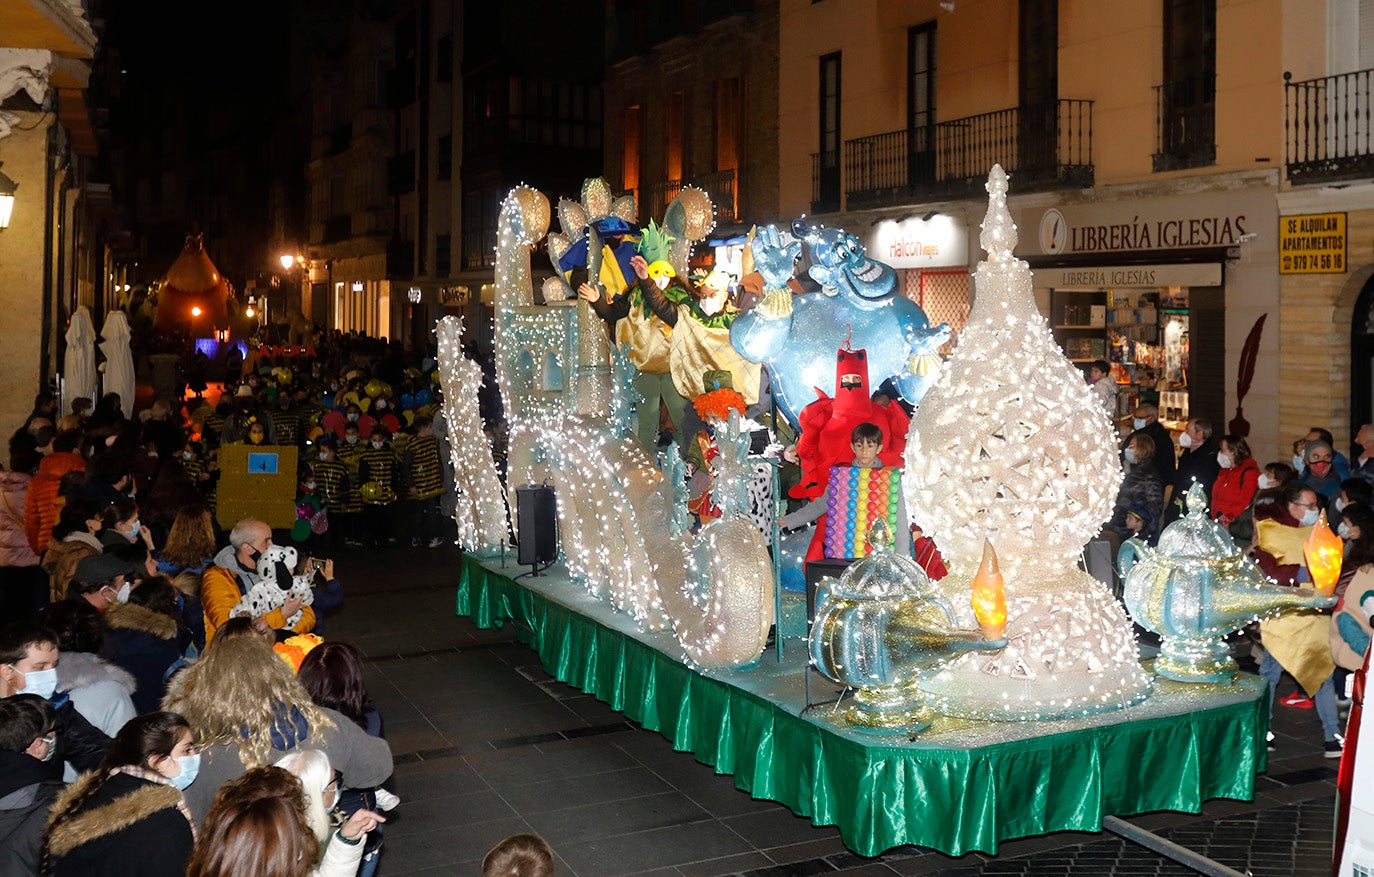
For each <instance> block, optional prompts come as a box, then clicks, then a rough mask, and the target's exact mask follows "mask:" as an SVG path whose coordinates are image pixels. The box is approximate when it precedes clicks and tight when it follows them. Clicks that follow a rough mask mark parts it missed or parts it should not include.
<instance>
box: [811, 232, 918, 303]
mask: <svg viewBox="0 0 1374 877" xmlns="http://www.w3.org/2000/svg"><path fill="white" fill-rule="evenodd" d="M806 243H807V246H808V248H809V249H810V253H811V261H812V263H813V264H812V266H811V272H810V273H811V277H812V279H814V280H815V281H816V282H817V283H819V284H820V285H821V286H822V287H824V289H825V291H826V292H827V293H829V294H831V295H834V294H836V293H840V292H845V293H849V294H851V295H853V296H856V297H857V298H858V299H859V300H860V301H879V300H882V299H886V298H888V297H890V296H891V295H892V290H893V289H894V288H895V286H896V283H897V272H895V271H893V270H892V268H890V267H889V266H887V265H884V264H883V263H881V262H874V261H873V260H872V259H870V258H868V256H866V255H864V248H863V244H861V243H859V239H858V238H856V237H855V236H854V235H852V234H850V233H849V232H847V231H845V230H844V229H839V228H819V229H814V230H812V231H811V232H810V233H809V234H807V236H806Z"/></svg>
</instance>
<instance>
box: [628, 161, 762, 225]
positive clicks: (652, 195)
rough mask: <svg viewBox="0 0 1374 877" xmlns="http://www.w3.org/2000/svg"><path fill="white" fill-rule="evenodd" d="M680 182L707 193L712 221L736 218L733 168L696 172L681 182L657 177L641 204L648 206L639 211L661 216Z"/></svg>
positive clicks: (675, 193)
mask: <svg viewBox="0 0 1374 877" xmlns="http://www.w3.org/2000/svg"><path fill="white" fill-rule="evenodd" d="M684 185H688V186H695V187H697V188H698V189H701V190H702V191H703V192H705V193H706V194H707V195H710V196H711V203H712V204H714V205H715V208H716V222H718V223H733V222H736V221H737V220H738V217H739V209H738V205H739V200H738V187H737V180H736V178H735V171H734V169H733V168H729V169H726V170H723V171H713V172H711V173H709V174H696V175H693V176H692V178H691V179H689V180H687V181H686V182H685V183H684V181H682V180H659V181H657V182H654V183H651V184H650V185H649V187H648V188H649V192H648V195H649V202H648V204H647V205H641V207H647V208H648V209H647V210H644V209H641V211H640V213H641V214H642V215H643V216H646V217H647V216H652V217H656V218H662V217H663V211H664V210H665V209H667V207H668V205H669V204H670V203H671V202H672V200H673V199H674V198H676V197H677V193H678V192H681V191H682V188H683V186H684ZM646 221H647V220H646Z"/></svg>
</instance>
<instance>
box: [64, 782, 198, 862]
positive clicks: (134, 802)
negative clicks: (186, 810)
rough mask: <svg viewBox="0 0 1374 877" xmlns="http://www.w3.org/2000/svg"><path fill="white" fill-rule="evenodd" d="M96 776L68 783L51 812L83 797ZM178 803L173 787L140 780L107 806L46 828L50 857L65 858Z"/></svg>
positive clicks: (176, 792)
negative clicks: (80, 847) (50, 832)
mask: <svg viewBox="0 0 1374 877" xmlns="http://www.w3.org/2000/svg"><path fill="white" fill-rule="evenodd" d="M99 778H100V774H99V773H98V772H96V773H88V774H85V775H84V776H82V777H81V778H80V779H79V780H77V781H76V782H74V783H72V784H71V785H70V786H68V787H67V788H66V789H64V790H63V791H62V794H60V795H58V796H57V800H56V801H55V802H54V803H53V808H52V812H53V813H61V812H62V811H63V810H65V809H66V808H67V807H68V806H69V805H70V804H71V802H72V801H73V800H75V799H77V798H78V797H85V796H86V793H87V791H88V789H89V788H90V786H91V784H92V783H94V782H96V781H97V780H98V779H99ZM180 802H181V792H180V791H178V790H177V788H176V787H175V786H164V785H162V784H161V783H157V782H153V781H152V780H140V781H139V785H138V787H137V788H135V789H134V790H133V791H132V792H129V793H128V794H125V795H120V796H119V797H118V798H115V799H114V800H113V801H111V802H109V803H108V804H103V805H101V806H99V807H91V808H89V809H86V810H82V811H79V812H77V813H76V815H74V816H72V817H70V818H68V819H66V820H64V821H63V822H62V823H61V824H59V825H57V826H56V827H52V822H51V820H49V823H48V824H49V826H50V827H51V830H52V835H51V838H50V840H49V841H48V844H49V849H50V850H51V851H52V854H53V855H54V856H65V855H67V854H68V853H70V852H71V851H72V850H74V849H76V848H77V847H79V846H82V845H84V844H88V843H90V842H92V841H96V840H100V839H101V838H102V837H108V836H109V835H112V834H114V833H116V832H119V831H123V830H124V829H126V828H129V827H130V826H132V825H134V824H135V823H138V822H141V821H142V820H144V819H147V818H148V817H149V816H152V815H153V814H154V813H157V812H158V811H160V810H168V809H171V808H174V807H176V806H177V804H178V803H180Z"/></svg>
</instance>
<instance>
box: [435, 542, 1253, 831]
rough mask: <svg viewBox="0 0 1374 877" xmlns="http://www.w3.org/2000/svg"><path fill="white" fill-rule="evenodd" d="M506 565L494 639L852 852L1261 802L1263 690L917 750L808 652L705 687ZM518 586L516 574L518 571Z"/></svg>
mask: <svg viewBox="0 0 1374 877" xmlns="http://www.w3.org/2000/svg"><path fill="white" fill-rule="evenodd" d="M498 566H499V562H497V561H495V560H490V559H488V560H481V559H478V558H476V557H474V556H472V555H467V556H465V557H464V559H463V566H462V573H461V580H460V582H459V585H458V594H457V607H456V608H457V613H458V614H459V615H465V616H469V617H471V618H472V620H473V621H474V622H475V623H476V624H477V625H478V626H479V627H483V628H496V627H501V626H503V625H504V624H505V623H506V622H511V623H513V624H514V625H515V626H516V629H517V635H518V637H519V639H520V640H521V641H522V642H525V643H527V644H528V645H530V646H531V647H532V648H533V649H534V650H535V651H536V652H538V654H539V657H540V660H541V661H542V663H543V665H544V667H545V669H547V670H548V672H549V673H550V674H551V675H552V676H554V677H555V678H556V679H558V680H559V681H561V682H565V683H567V684H569V685H572V686H574V687H576V688H580V689H582V690H583V691H586V692H588V693H589V694H592V695H594V696H596V697H597V698H599V699H600V700H603V701H605V702H606V703H607V704H609V705H610V706H611V707H612V708H613V709H616V710H618V711H620V712H622V713H624V714H625V715H626V716H627V717H628V718H630V719H632V720H634V721H636V722H638V723H640V724H641V725H643V726H644V727H645V728H647V729H649V730H651V731H657V732H659V733H660V734H662V735H663V736H665V737H667V738H668V739H669V740H670V741H672V744H673V747H674V748H675V749H677V750H679V751H683V752H690V753H692V754H693V755H694V756H695V757H696V759H697V760H698V761H701V762H702V763H704V764H706V765H710V766H711V767H713V768H714V769H715V771H716V773H721V774H731V775H733V777H734V780H735V785H736V786H737V787H739V788H740V789H742V790H744V791H746V792H748V793H750V794H751V795H753V796H754V797H755V798H762V799H767V800H772V801H778V802H780V803H782V804H785V805H786V806H787V807H789V808H791V809H792V810H793V811H794V812H795V813H797V814H798V815H800V816H805V817H807V818H809V819H810V820H811V821H812V823H814V824H816V825H834V826H836V827H837V828H838V829H839V832H840V836H841V838H842V839H843V840H844V842H845V844H846V845H847V846H848V847H849V848H850V849H852V850H853V851H854V852H856V853H859V854H861V855H865V856H876V855H878V854H879V853H882V852H883V851H884V850H887V849H890V848H892V847H895V846H900V845H902V844H917V845H920V846H924V847H931V848H933V849H937V850H940V851H941V852H943V853H946V854H948V855H951V856H959V855H963V854H964V853H967V852H970V851H974V850H979V851H983V852H987V853H995V852H996V851H997V845H998V844H999V843H1000V842H1002V841H1004V840H1010V839H1013V838H1019V837H1028V836H1031V835H1037V834H1045V833H1047V832H1053V831H1100V830H1101V828H1102V819H1103V818H1104V817H1106V816H1126V815H1130V814H1135V813H1144V812H1148V811H1152V810H1179V811H1184V812H1190V813H1195V812H1198V811H1199V810H1200V809H1201V808H1202V804H1203V802H1205V801H1207V800H1209V799H1211V798H1233V799H1239V800H1247V801H1248V800H1251V799H1252V798H1253V797H1254V788H1255V775H1256V774H1257V773H1258V772H1260V771H1262V770H1264V768H1265V764H1266V758H1267V754H1268V753H1267V749H1266V745H1265V739H1264V738H1265V732H1266V730H1267V711H1266V702H1265V695H1266V694H1267V687H1266V684H1265V682H1264V680H1262V679H1260V678H1259V677H1256V676H1252V675H1249V674H1241V675H1239V676H1238V677H1237V678H1236V680H1235V682H1233V683H1232V684H1230V685H1188V684H1184V683H1177V682H1171V681H1169V680H1165V679H1159V680H1157V682H1156V686H1155V691H1154V693H1153V694H1151V695H1150V696H1149V697H1148V698H1147V699H1146V700H1145V701H1144V702H1143V703H1140V704H1137V705H1136V706H1132V707H1128V708H1126V709H1122V710H1116V711H1113V712H1107V713H1100V714H1098V715H1095V716H1089V717H1085V718H1079V719H1063V720H1058V721H1052V722H1008V723H1001V722H978V721H970V720H964V719H952V718H944V717H939V718H937V719H936V721H935V723H934V724H932V726H931V727H930V729H929V730H927V731H925V732H923V733H922V734H921V735H919V736H918V737H917V738H916V739H915V741H914V742H908V738H907V737H906V736H904V735H897V736H885V735H878V734H873V733H866V732H863V731H860V730H857V729H855V728H852V727H850V726H849V725H847V724H846V723H845V722H844V720H843V719H842V718H841V711H840V710H832V708H831V704H832V702H833V701H835V699H836V697H837V696H838V694H839V687H838V686H836V685H834V684H833V683H830V682H828V681H826V680H824V679H822V678H821V677H819V676H818V675H815V674H813V675H812V687H813V692H812V698H813V703H817V702H819V703H820V704H821V705H819V706H812V707H810V708H807V703H806V688H805V680H804V675H805V672H806V655H805V645H804V643H803V642H802V641H800V640H792V641H790V642H788V643H787V644H786V648H785V657H784V660H783V661H782V663H779V662H778V661H777V660H776V658H775V657H774V653H773V650H772V649H771V648H770V649H769V650H767V651H765V653H764V655H763V659H762V661H761V662H760V663H758V664H756V665H754V666H752V667H751V668H749V669H747V670H741V671H737V672H733V673H714V674H710V675H704V674H702V673H700V672H697V671H696V670H693V669H692V668H690V667H688V666H687V665H685V664H684V663H683V662H682V661H681V660H680V657H679V656H680V655H681V654H682V652H681V649H680V648H678V647H677V644H676V642H675V641H674V639H673V636H672V634H671V633H645V632H643V631H641V630H639V629H638V628H637V627H636V626H635V624H634V622H633V620H632V619H631V618H629V616H627V615H625V614H623V613H619V612H616V611H615V610H614V609H612V608H611V607H610V606H609V605H608V604H606V603H604V602H602V601H600V600H598V599H596V598H594V597H592V596H591V595H590V594H588V593H587V592H586V591H585V589H583V588H582V587H581V586H580V585H577V584H575V583H573V582H570V581H569V580H568V579H567V577H566V575H565V574H564V573H563V570H562V567H561V566H555V567H554V568H553V569H551V570H549V571H548V572H547V573H545V574H544V575H542V576H540V577H537V578H533V579H531V578H528V577H527V578H522V579H521V580H520V581H519V582H517V581H515V580H514V579H513V578H512V577H511V576H508V575H506V573H505V571H502V570H500V569H498V568H497V567H498ZM511 575H514V571H513V570H512V571H511Z"/></svg>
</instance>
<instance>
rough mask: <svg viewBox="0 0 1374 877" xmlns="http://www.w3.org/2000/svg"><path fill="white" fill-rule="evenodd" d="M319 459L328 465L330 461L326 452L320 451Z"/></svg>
mask: <svg viewBox="0 0 1374 877" xmlns="http://www.w3.org/2000/svg"><path fill="white" fill-rule="evenodd" d="M320 459H321V460H324V461H325V462H326V463H328V462H329V461H330V459H331V457H330V454H329V452H328V451H320Z"/></svg>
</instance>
